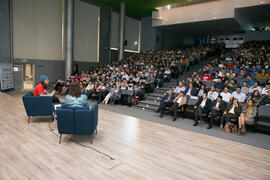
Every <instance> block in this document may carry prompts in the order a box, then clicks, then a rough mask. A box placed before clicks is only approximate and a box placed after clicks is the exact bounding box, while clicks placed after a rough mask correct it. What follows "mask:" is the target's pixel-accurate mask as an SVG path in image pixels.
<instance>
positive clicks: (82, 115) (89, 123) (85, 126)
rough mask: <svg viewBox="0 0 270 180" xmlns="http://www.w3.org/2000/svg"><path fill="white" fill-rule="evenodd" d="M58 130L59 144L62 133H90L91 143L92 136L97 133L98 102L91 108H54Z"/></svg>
mask: <svg viewBox="0 0 270 180" xmlns="http://www.w3.org/2000/svg"><path fill="white" fill-rule="evenodd" d="M56 114H57V118H56V119H57V125H58V132H59V134H60V139H59V144H60V143H61V139H62V134H79V135H83V134H84V135H85V134H89V135H91V144H92V143H93V136H94V134H96V133H97V123H98V104H95V105H94V106H93V107H92V108H91V109H88V108H77V109H76V108H65V107H61V108H58V109H57V110H56Z"/></svg>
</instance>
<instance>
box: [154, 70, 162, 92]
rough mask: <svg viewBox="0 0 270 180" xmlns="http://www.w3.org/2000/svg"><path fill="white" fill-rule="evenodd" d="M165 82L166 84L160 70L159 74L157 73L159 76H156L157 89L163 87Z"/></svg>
mask: <svg viewBox="0 0 270 180" xmlns="http://www.w3.org/2000/svg"><path fill="white" fill-rule="evenodd" d="M163 82H164V76H163V74H162V72H161V70H159V71H158V73H157V76H156V85H157V88H159V87H162V85H163Z"/></svg>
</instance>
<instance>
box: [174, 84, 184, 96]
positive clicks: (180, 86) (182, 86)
mask: <svg viewBox="0 0 270 180" xmlns="http://www.w3.org/2000/svg"><path fill="white" fill-rule="evenodd" d="M185 90H186V87H185V86H184V84H183V82H182V81H180V82H179V83H178V86H177V87H176V88H175V89H174V91H173V93H174V94H177V95H178V94H179V93H180V92H181V91H183V92H185Z"/></svg>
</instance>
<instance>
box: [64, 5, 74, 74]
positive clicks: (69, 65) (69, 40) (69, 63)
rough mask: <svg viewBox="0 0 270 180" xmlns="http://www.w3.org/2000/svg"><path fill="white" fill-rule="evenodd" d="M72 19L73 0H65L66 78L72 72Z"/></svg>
mask: <svg viewBox="0 0 270 180" xmlns="http://www.w3.org/2000/svg"><path fill="white" fill-rule="evenodd" d="M73 21H74V0H66V59H65V78H66V79H68V78H69V77H70V75H71V73H72V60H73V38H74V37H73V30H74V27H73Z"/></svg>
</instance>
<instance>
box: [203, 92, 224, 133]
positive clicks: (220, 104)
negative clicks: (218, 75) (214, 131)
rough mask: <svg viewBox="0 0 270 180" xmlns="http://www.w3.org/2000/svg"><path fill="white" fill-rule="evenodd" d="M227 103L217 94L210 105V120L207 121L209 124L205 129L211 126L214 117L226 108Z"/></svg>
mask: <svg viewBox="0 0 270 180" xmlns="http://www.w3.org/2000/svg"><path fill="white" fill-rule="evenodd" d="M226 105H227V103H226V102H224V101H223V100H222V96H218V98H217V99H216V100H215V101H213V103H212V107H211V112H210V114H211V115H210V116H211V120H210V122H209V125H208V127H207V129H211V128H212V124H213V122H214V120H215V118H216V117H218V116H221V115H222V114H223V112H224V110H225V108H226Z"/></svg>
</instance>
